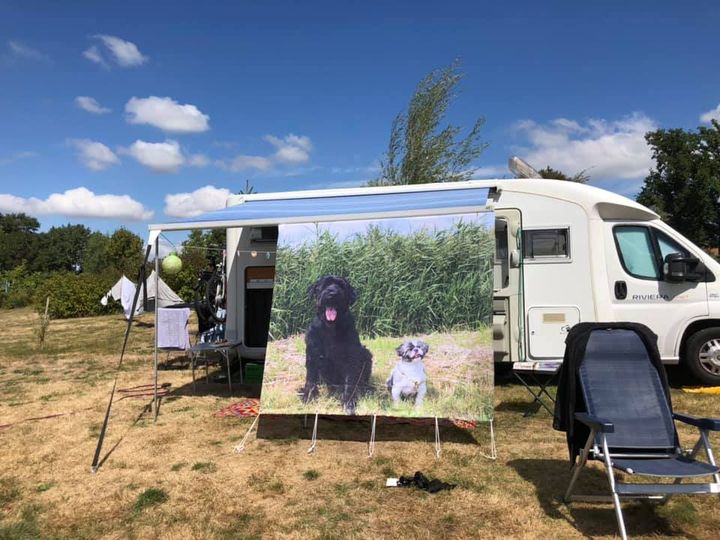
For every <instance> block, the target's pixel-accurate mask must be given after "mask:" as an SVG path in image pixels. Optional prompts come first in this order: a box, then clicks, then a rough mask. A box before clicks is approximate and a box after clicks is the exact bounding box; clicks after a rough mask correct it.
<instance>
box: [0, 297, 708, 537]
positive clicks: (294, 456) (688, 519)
mask: <svg viewBox="0 0 720 540" xmlns="http://www.w3.org/2000/svg"><path fill="white" fill-rule="evenodd" d="M152 323H153V320H152V317H151V316H150V315H147V314H146V315H143V316H141V317H140V320H139V321H138V324H137V325H136V326H135V327H134V328H133V331H132V334H131V336H130V343H129V349H128V356H127V358H126V361H125V364H124V367H123V370H122V371H121V373H120V377H119V380H118V388H129V387H133V386H137V385H143V384H148V383H150V382H152V343H153V337H152V332H153V325H152ZM38 324H39V319H38V316H37V314H35V313H33V312H31V311H30V310H29V309H22V310H9V311H8V310H0V326H1V327H2V328H3V339H2V340H1V341H0V424H11V426H9V427H6V428H3V429H0V538H1V539H3V540H30V539H33V540H34V539H43V540H78V539H80V540H81V539H88V540H90V539H92V540H96V539H107V540H111V539H112V540H115V539H120V538H122V539H124V538H132V539H139V540H143V539H162V540H166V539H167V540H175V539H178V538H185V539H198V540H200V539H202V540H206V539H210V540H216V539H217V540H229V539H246V540H249V539H292V540H295V539H297V540H334V539H376V538H388V539H391V538H419V539H430V538H443V539H445V538H447V539H457V540H465V539H478V538H480V539H484V538H488V539H499V538H521V539H547V538H563V539H575V538H577V539H582V538H597V539H603V540H609V539H612V538H617V526H616V523H615V515H614V513H613V510H612V507H611V506H609V505H593V504H576V505H573V506H570V507H568V506H566V505H564V504H562V502H560V497H561V496H562V494H563V492H564V490H565V488H566V486H567V482H568V480H569V469H570V467H569V461H568V456H567V447H566V445H565V435H564V434H563V433H559V432H557V431H553V429H552V427H551V424H552V419H551V418H550V416H549V415H548V414H547V413H545V412H544V411H539V412H538V413H537V414H536V415H534V416H531V417H528V418H524V417H523V415H522V414H523V411H524V410H525V408H526V407H527V406H528V404H529V403H530V401H531V400H532V398H531V397H530V395H529V394H528V392H527V391H526V390H525V388H523V387H522V386H520V385H519V384H514V383H512V382H511V381H512V379H507V378H505V379H500V380H499V381H498V385H497V386H496V388H495V393H494V407H495V420H494V422H495V434H496V437H497V448H498V459H497V460H496V461H491V460H488V459H486V458H485V457H483V455H482V454H487V453H488V451H489V442H490V439H489V430H488V426H487V424H478V427H477V428H476V429H474V430H470V431H466V430H458V429H451V428H450V427H444V426H443V427H441V439H442V450H443V452H442V458H441V459H439V460H438V459H436V458H435V452H434V431H433V427H432V425H431V424H428V425H419V426H416V425H413V424H406V423H404V424H396V423H392V424H390V423H387V422H386V421H385V419H383V418H378V423H377V444H376V447H375V454H374V456H373V457H372V458H368V457H367V455H368V443H367V441H368V438H369V435H370V423H369V420H368V419H367V418H365V419H363V418H359V417H352V418H350V417H341V418H339V419H338V418H326V417H322V416H321V417H320V421H319V425H318V445H317V449H316V451H315V453H314V454H308V452H307V450H308V447H309V446H310V437H311V434H312V428H313V423H312V421H308V423H307V425H306V424H305V423H304V422H303V418H302V417H294V416H293V417H285V419H286V421H285V422H281V420H282V419H280V418H272V417H270V418H264V417H261V418H260V426H261V428H262V427H265V428H268V427H274V429H275V431H276V432H277V434H278V435H277V438H259V439H255V437H254V436H252V437H251V438H250V440H249V441H248V444H247V447H246V449H245V451H244V452H243V453H242V454H235V453H234V452H233V449H234V447H235V446H236V445H237V443H238V442H239V441H240V439H241V438H242V437H243V436H244V435H245V433H246V432H247V430H248V428H249V427H250V424H251V423H252V422H253V419H252V418H237V417H226V418H218V417H215V416H213V414H214V413H215V412H217V411H218V410H220V409H222V408H223V407H226V406H228V405H230V404H232V403H236V402H240V401H242V400H244V399H246V398H248V397H257V395H258V392H259V388H258V387H257V386H247V385H240V384H239V379H238V378H237V377H236V376H234V377H233V395H232V396H230V395H228V387H227V384H226V383H225V382H222V381H221V382H214V377H215V376H216V375H217V374H219V373H221V372H222V370H219V369H218V368H215V367H213V368H212V369H211V371H210V383H209V384H208V383H206V382H205V379H204V377H202V376H199V377H198V383H197V392H196V393H193V391H192V384H191V374H190V371H189V369H188V368H187V364H186V363H183V362H182V358H181V357H180V358H179V359H178V360H177V361H176V362H175V364H176V365H177V366H178V367H179V368H181V369H169V370H162V371H160V373H159V382H160V383H171V384H172V387H171V391H170V394H169V396H168V397H167V398H164V399H163V401H162V405H161V407H160V414H159V416H158V420H157V422H156V423H155V422H153V418H152V415H151V414H150V413H149V412H147V411H146V410H145V407H146V406H147V405H148V404H149V402H150V400H149V398H148V397H145V398H142V399H124V400H117V401H116V402H115V403H114V405H113V412H112V416H111V419H110V424H109V428H108V432H107V438H106V440H105V445H104V448H103V452H102V454H101V457H102V458H103V460H104V461H103V464H102V466H101V467H100V469H99V471H98V472H97V473H96V474H91V472H90V463H91V461H92V456H93V452H94V450H95V445H96V443H97V437H98V433H99V430H100V426H101V424H102V420H103V416H104V414H105V407H106V406H107V399H108V396H109V393H110V388H111V387H112V382H113V377H114V376H115V366H116V364H117V358H118V354H119V350H120V347H121V345H122V338H123V333H124V331H125V325H126V323H125V320H124V318H123V317H122V314H119V315H107V316H101V317H92V318H81V319H75V320H61V321H58V320H53V321H51V322H50V326H49V328H48V333H47V338H46V345H45V348H44V349H42V350H39V349H38V346H37V336H36V334H35V330H36V329H37V326H38ZM192 324H193V328H195V324H196V323H195V322H194V321H193V323H192ZM393 345H394V342H393V343H388V344H387V348H388V351H390V350H391V348H392V346H393ZM173 358H175V356H173ZM161 360H164V356H163V357H161ZM236 375H237V374H236ZM503 381H504V382H503ZM553 390H554V389H551V391H553ZM672 398H673V405H674V407H675V409H676V410H678V411H682V412H687V413H689V414H695V415H707V414H715V415H717V413H718V411H720V396H718V395H703V394H688V393H685V392H682V391H681V390H679V389H677V388H674V389H673V390H672ZM52 414H63V416H58V417H54V418H48V419H45V420H36V421H23V420H26V419H30V418H35V417H38V416H47V415H52ZM680 430H681V431H680V439H681V442H682V443H683V446H685V447H688V446H692V444H694V442H695V440H696V431H695V430H693V429H689V428H688V427H686V426H680ZM341 435H342V436H343V437H341ZM340 438H345V439H348V440H339V439H340ZM711 438H712V442H713V443H715V445H716V450H717V444H718V443H720V440H718V437H717V435H716V434H712V435H711ZM415 471H422V472H423V473H424V474H426V475H427V476H429V477H431V478H440V479H441V480H444V481H448V482H453V483H456V484H457V485H458V487H457V488H456V489H454V490H453V491H445V492H440V493H437V494H434V495H431V494H428V493H425V492H422V491H418V490H415V489H399V488H397V489H395V488H386V487H385V479H386V478H387V477H389V476H392V477H397V476H399V475H403V474H404V475H412V474H414V472H415ZM587 473H588V474H586V475H585V476H584V477H583V478H581V486H580V488H581V489H583V490H586V491H589V492H592V493H607V477H606V476H605V473H604V472H603V471H602V469H601V468H600V467H599V466H597V465H593V466H591V467H590V468H589V470H588V471H587ZM626 509H627V510H626V513H625V517H626V522H627V524H628V532H629V534H630V535H632V537H633V538H637V539H646V540H650V539H652V540H657V539H659V538H695V539H713V538H716V537H717V531H718V530H720V513H719V512H718V511H717V510H718V499H717V495H715V496H686V495H679V496H677V497H673V498H672V499H671V500H670V502H669V503H668V504H666V505H662V506H657V505H651V504H646V503H642V502H636V503H633V502H628V503H626Z"/></svg>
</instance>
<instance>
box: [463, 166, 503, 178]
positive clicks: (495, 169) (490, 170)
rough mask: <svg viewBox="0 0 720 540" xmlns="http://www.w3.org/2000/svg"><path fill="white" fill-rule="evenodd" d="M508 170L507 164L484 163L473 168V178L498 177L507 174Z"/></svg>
mask: <svg viewBox="0 0 720 540" xmlns="http://www.w3.org/2000/svg"><path fill="white" fill-rule="evenodd" d="M509 173H510V171H509V170H508V168H507V165H484V166H482V167H478V168H477V169H474V170H473V174H472V179H473V180H483V179H485V178H498V177H502V176H505V175H508V174H509Z"/></svg>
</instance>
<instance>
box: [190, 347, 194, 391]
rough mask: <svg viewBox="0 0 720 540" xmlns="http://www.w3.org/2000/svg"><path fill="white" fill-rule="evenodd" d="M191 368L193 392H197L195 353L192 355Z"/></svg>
mask: <svg viewBox="0 0 720 540" xmlns="http://www.w3.org/2000/svg"><path fill="white" fill-rule="evenodd" d="M190 369H191V370H192V380H193V394H194V393H195V355H194V354H193V355H191V356H190Z"/></svg>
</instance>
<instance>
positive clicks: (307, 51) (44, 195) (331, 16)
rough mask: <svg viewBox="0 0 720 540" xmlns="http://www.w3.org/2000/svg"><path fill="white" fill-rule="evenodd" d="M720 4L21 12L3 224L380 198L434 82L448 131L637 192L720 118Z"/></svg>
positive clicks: (304, 5)
mask: <svg viewBox="0 0 720 540" xmlns="http://www.w3.org/2000/svg"><path fill="white" fill-rule="evenodd" d="M719 21H720V5H719V4H717V2H713V1H706V2H693V1H686V2H682V3H680V2H671V1H666V2H663V1H652V2H650V1H647V2H646V1H634V2H612V1H608V2H601V3H600V2H598V3H592V4H591V3H588V2H576V1H575V2H514V1H505V2H493V3H489V2H479V1H477V0H476V1H465V2H459V1H454V0H445V1H443V2H441V3H438V2H420V1H406V2H371V1H368V0H366V1H363V2H338V1H332V2H330V1H329V2H319V1H314V2H287V1H277V2H274V1H252V2H250V1H237V2H224V3H219V2H212V1H204V2H192V3H191V2H183V1H173V2H134V1H124V2H106V3H102V4H101V3H99V2H82V1H74V2H39V1H5V2H3V3H2V5H0V120H1V122H0V212H12V211H25V212H27V213H30V214H33V215H36V216H37V217H38V219H39V220H40V221H41V223H42V225H43V228H47V227H49V226H52V225H59V224H64V223H68V222H72V223H84V224H87V225H88V226H89V227H91V228H93V229H98V230H102V231H112V230H114V229H115V228H117V227H118V226H120V225H125V226H126V227H128V228H130V229H131V230H133V231H135V232H137V233H139V234H141V235H143V236H144V235H145V233H146V230H147V223H149V222H154V223H156V222H163V221H168V220H172V219H177V218H178V217H185V216H188V215H191V214H192V213H194V212H199V211H202V210H209V209H211V208H214V207H217V206H218V205H221V204H222V201H223V200H224V198H225V196H226V194H227V193H228V192H237V191H238V190H240V189H241V188H242V187H243V186H244V184H245V180H246V179H248V180H250V182H251V183H252V184H253V185H254V186H255V189H256V190H257V191H262V192H269V191H282V190H288V189H308V188H320V187H341V186H353V185H360V184H362V183H364V182H365V181H367V180H368V179H370V178H373V177H374V176H375V175H376V174H377V164H378V161H379V159H380V158H381V157H382V155H383V152H384V150H385V148H386V145H387V140H388V135H389V128H390V123H391V121H392V119H393V117H394V116H395V115H396V114H397V113H398V112H399V111H401V110H402V109H403V108H404V107H405V105H406V104H407V101H408V98H409V97H410V95H411V94H412V92H413V89H414V87H415V85H416V84H417V82H418V80H419V79H420V78H422V76H423V75H425V74H426V73H427V72H428V71H430V70H431V69H434V68H439V67H443V66H446V65H448V64H449V63H450V62H452V60H453V59H455V58H459V59H460V60H461V61H462V69H463V71H464V73H465V78H464V80H463V82H462V83H461V87H460V93H459V95H458V97H457V99H456V101H455V103H454V104H453V107H452V109H451V111H450V113H449V115H448V120H449V121H451V122H453V123H456V124H460V125H462V126H464V127H466V128H469V127H470V126H471V125H472V123H473V121H474V119H475V118H477V117H478V116H484V117H485V118H486V120H487V123H486V126H485V128H484V130H483V137H484V139H485V141H486V142H488V143H489V145H490V146H489V148H488V149H487V150H486V152H485V153H484V154H483V155H482V157H481V158H480V159H479V160H478V162H477V163H476V167H477V168H478V170H477V171H476V173H475V175H476V176H477V177H478V178H481V177H483V178H491V177H503V176H508V175H509V173H508V171H507V170H506V169H505V164H506V162H507V158H508V157H509V156H510V155H512V154H517V155H519V156H520V157H523V158H524V159H526V160H528V161H529V162H530V163H532V164H533V165H534V166H536V167H538V168H540V167H544V166H545V165H551V166H553V167H555V168H559V169H561V170H564V171H565V172H568V173H575V172H577V171H579V170H582V169H588V173H589V174H590V175H591V177H592V182H593V183H594V184H595V185H598V186H600V187H604V188H606V189H611V190H613V191H617V192H619V193H623V194H629V195H633V194H634V193H636V192H637V190H638V189H639V187H640V185H641V184H642V179H643V178H644V176H645V174H646V172H647V170H648V168H649V167H651V166H652V160H651V156H650V152H649V149H648V148H647V146H646V145H645V143H644V140H643V134H644V133H645V132H646V131H648V130H650V129H655V128H658V127H664V128H672V127H682V128H688V129H693V128H695V127H697V126H698V125H700V124H702V123H703V122H705V123H707V122H708V121H709V119H710V118H712V117H716V118H717V117H720V69H718V58H720V45H719V43H720V41H718V39H717V28H718V22H719Z"/></svg>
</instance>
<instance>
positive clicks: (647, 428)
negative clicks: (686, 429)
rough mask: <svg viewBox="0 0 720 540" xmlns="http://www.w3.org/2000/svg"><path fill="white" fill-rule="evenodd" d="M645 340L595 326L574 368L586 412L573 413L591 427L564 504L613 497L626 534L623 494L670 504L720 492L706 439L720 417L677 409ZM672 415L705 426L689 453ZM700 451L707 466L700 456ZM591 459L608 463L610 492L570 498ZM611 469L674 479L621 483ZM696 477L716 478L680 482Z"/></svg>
mask: <svg viewBox="0 0 720 540" xmlns="http://www.w3.org/2000/svg"><path fill="white" fill-rule="evenodd" d="M645 343H646V342H645V341H643V340H642V339H641V338H640V336H639V335H638V333H637V332H635V331H633V330H629V329H612V328H610V329H605V328H601V329H596V330H593V331H592V332H591V333H590V336H589V338H588V341H587V346H586V348H585V353H584V356H583V359H582V362H581V363H580V365H579V368H578V371H577V373H578V380H577V383H578V385H579V386H580V389H581V391H582V396H583V398H584V401H585V407H586V412H576V413H575V419H576V420H577V421H579V422H581V423H582V424H584V425H586V426H587V427H588V428H589V429H590V436H589V437H588V438H587V442H586V443H585V447H584V448H583V450H582V451H581V452H580V455H579V458H578V459H577V460H576V462H575V464H574V466H573V468H572V478H571V480H570V485H569V486H568V489H567V491H566V493H565V502H567V503H569V502H571V501H585V502H601V501H604V502H609V501H612V503H613V505H614V507H615V516H616V518H617V522H618V527H619V529H620V534H621V535H622V538H623V539H626V538H627V533H626V531H625V523H624V521H623V513H622V508H621V506H620V499H621V498H623V499H624V498H645V499H655V500H661V501H666V500H667V499H668V497H670V496H671V495H673V494H676V493H685V494H695V493H720V474H719V472H720V469H718V467H717V465H716V463H715V458H714V457H713V453H712V449H711V448H710V441H709V438H708V432H709V431H719V430H720V420H717V419H709V418H695V417H693V416H688V415H685V414H678V413H673V412H672V410H671V405H670V400H669V396H667V395H666V393H665V386H664V385H663V383H662V381H661V378H660V375H659V373H658V370H657V369H656V367H655V365H654V364H653V362H652V361H651V359H650V354H649V351H648V348H647V347H646V345H645ZM674 420H679V421H681V422H684V423H686V424H690V425H692V426H695V427H697V428H698V429H699V431H700V438H699V439H698V442H697V443H696V444H695V446H694V447H693V449H692V450H691V451H690V452H688V453H684V452H683V451H682V449H681V448H680V445H679V439H678V435H677V431H676V429H675V424H674ZM701 448H702V449H703V450H704V451H705V456H706V458H707V461H708V463H705V462H702V461H698V460H697V459H696V457H697V454H698V453H699V451H700V449H701ZM588 459H595V460H600V461H602V462H603V463H604V466H605V468H606V469H607V477H608V481H609V483H610V491H611V495H610V496H582V495H573V488H574V486H575V482H576V480H577V478H578V475H579V473H580V470H581V469H582V468H583V467H584V466H585V463H586V462H587V460H588ZM613 469H618V470H620V471H622V472H624V473H626V474H628V475H633V476H634V475H637V476H645V477H663V478H669V479H674V480H675V482H674V483H664V484H660V483H635V484H631V483H620V482H617V481H616V478H615V475H614V472H613ZM697 477H712V482H709V483H681V481H682V480H683V479H691V478H697Z"/></svg>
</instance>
